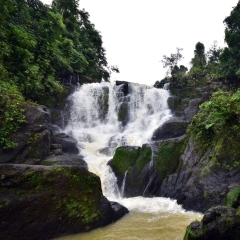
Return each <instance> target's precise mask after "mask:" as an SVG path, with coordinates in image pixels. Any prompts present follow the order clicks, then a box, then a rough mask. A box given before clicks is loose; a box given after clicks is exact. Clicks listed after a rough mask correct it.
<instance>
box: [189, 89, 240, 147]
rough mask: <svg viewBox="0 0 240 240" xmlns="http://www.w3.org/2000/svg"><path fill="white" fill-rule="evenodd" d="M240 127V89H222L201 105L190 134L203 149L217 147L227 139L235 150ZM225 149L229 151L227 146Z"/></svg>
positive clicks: (239, 136)
mask: <svg viewBox="0 0 240 240" xmlns="http://www.w3.org/2000/svg"><path fill="white" fill-rule="evenodd" d="M239 127H240V90H238V91H237V92H236V93H233V92H223V91H222V90H220V91H218V92H215V93H214V94H213V95H212V97H211V99H210V101H208V102H205V103H203V104H202V105H201V106H200V112H199V113H198V114H197V115H195V116H194V118H193V121H192V123H191V125H190V126H189V128H188V134H192V135H193V137H194V138H195V140H196V141H197V142H198V143H199V144H200V146H201V148H202V149H207V148H209V147H214V148H215V149H216V147H217V146H218V145H219V143H221V142H222V141H223V140H224V139H227V141H228V145H230V146H231V149H230V150H234V146H238V145H237V144H236V142H237V141H238V140H239V139H240V131H239ZM234 142H235V144H234ZM221 147H223V146H221ZM225 150H226V152H227V146H225ZM237 152H239V151H237Z"/></svg>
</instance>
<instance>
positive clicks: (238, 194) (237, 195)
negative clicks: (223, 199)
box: [227, 188, 240, 207]
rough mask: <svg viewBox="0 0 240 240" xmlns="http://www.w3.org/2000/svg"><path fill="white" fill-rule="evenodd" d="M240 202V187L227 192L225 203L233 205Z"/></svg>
mask: <svg viewBox="0 0 240 240" xmlns="http://www.w3.org/2000/svg"><path fill="white" fill-rule="evenodd" d="M238 201H239V202H240V188H235V189H233V190H232V191H230V192H229V193H228V194H227V205H228V206H230V207H233V206H234V205H236V204H238V203H237V202H238Z"/></svg>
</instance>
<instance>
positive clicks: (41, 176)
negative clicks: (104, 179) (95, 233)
mask: <svg viewBox="0 0 240 240" xmlns="http://www.w3.org/2000/svg"><path fill="white" fill-rule="evenodd" d="M0 176H1V186H0V216H1V225H0V236H1V239H33V238H34V239H51V238H54V237H57V236H61V235H66V234H73V233H77V232H85V231H87V230H91V229H93V228H95V227H99V226H103V225H105V224H106V223H107V221H106V219H104V218H103V217H102V216H103V215H104V214H105V210H104V211H102V210H103V207H102V204H103V203H104V204H105V206H107V205H109V206H110V203H109V202H108V201H107V200H106V199H105V198H104V197H103V195H102V191H101V183H100V179H99V177H97V176H96V175H94V174H92V173H90V172H88V171H87V170H86V169H85V168H80V167H46V166H32V165H21V164H18V165H11V164H9V165H0ZM108 211H109V213H108V214H109V217H110V218H112V219H114V214H113V212H114V211H113V210H112V212H111V211H110V210H108ZM111 214H112V216H111ZM112 219H111V220H110V222H112ZM115 220H116V219H115ZM108 223H109V222H108ZM33 236H34V237H33Z"/></svg>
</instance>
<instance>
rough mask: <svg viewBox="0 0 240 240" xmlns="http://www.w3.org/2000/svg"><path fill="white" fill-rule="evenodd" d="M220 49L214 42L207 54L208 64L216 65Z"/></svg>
mask: <svg viewBox="0 0 240 240" xmlns="http://www.w3.org/2000/svg"><path fill="white" fill-rule="evenodd" d="M221 52H222V48H220V47H218V46H217V41H214V42H213V44H212V46H211V47H210V49H209V50H208V52H207V58H208V63H218V62H219V56H220V54H221Z"/></svg>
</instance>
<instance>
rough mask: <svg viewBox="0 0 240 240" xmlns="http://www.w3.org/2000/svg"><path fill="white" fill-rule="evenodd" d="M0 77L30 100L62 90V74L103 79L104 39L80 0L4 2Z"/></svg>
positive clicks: (106, 75) (0, 19)
mask: <svg viewBox="0 0 240 240" xmlns="http://www.w3.org/2000/svg"><path fill="white" fill-rule="evenodd" d="M0 6H1V11H0V22H1V25H0V73H1V76H0V81H10V80H11V81H12V83H13V84H14V85H16V86H18V89H19V90H20V92H21V93H22V94H23V95H24V96H25V97H26V98H29V99H33V100H38V99H39V98H41V96H42V95H43V94H46V93H50V92H53V91H60V90H61V88H62V87H61V84H60V80H61V78H64V77H66V76H68V75H70V74H83V75H87V76H89V77H91V78H94V79H97V80H99V81H101V80H102V79H105V80H108V78H109V72H108V69H107V67H108V66H107V60H106V56H105V49H104V48H103V47H102V39H101V35H100V34H99V32H98V31H97V30H96V29H95V27H94V25H93V24H92V23H91V22H90V21H89V14H88V13H87V12H85V11H84V10H78V1H77V0H67V1H66V0H54V1H53V3H52V6H51V7H49V6H46V5H43V4H42V2H41V1H40V0H9V1H5V0H0Z"/></svg>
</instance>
